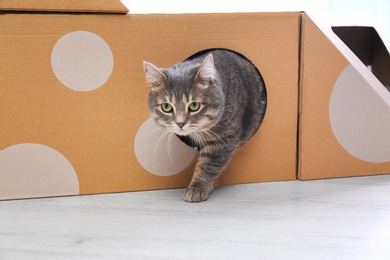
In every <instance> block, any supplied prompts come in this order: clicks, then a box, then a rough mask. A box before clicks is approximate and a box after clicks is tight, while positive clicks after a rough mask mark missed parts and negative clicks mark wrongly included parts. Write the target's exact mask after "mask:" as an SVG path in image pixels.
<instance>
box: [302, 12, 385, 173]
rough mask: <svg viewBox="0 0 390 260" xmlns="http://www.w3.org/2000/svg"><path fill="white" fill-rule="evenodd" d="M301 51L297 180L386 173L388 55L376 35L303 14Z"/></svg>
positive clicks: (373, 31) (359, 28)
mask: <svg viewBox="0 0 390 260" xmlns="http://www.w3.org/2000/svg"><path fill="white" fill-rule="evenodd" d="M332 29H333V30H332ZM337 35H339V37H338V36H337ZM344 42H345V43H344ZM301 46H302V48H301V62H300V70H301V76H300V82H301V83H300V95H301V98H300V126H299V171H298V178H299V179H302V180H307V179H318V178H331V177H347V176H360V175H370V174H383V173H390V92H389V91H387V89H386V88H385V87H384V86H386V85H387V86H389V85H390V73H389V72H390V56H389V52H388V51H387V50H386V48H385V46H384V44H383V43H382V41H381V40H380V38H379V36H378V34H377V33H376V32H375V30H374V29H373V28H372V27H365V26H360V27H359V26H353V27H351V26H342V27H337V26H336V27H333V28H332V27H331V26H330V25H329V23H326V22H324V20H323V19H321V17H319V16H311V15H308V14H303V18H302V40H301ZM370 68H371V71H372V72H371V71H370ZM378 79H379V80H378Z"/></svg>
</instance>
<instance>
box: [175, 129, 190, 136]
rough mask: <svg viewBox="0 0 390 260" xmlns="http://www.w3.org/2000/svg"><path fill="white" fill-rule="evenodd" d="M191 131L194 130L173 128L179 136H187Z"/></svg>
mask: <svg viewBox="0 0 390 260" xmlns="http://www.w3.org/2000/svg"><path fill="white" fill-rule="evenodd" d="M193 132H194V131H193V130H188V129H179V130H175V134H177V135H180V136H188V135H190V134H191V133H193Z"/></svg>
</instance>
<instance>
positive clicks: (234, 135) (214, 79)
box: [144, 49, 267, 202]
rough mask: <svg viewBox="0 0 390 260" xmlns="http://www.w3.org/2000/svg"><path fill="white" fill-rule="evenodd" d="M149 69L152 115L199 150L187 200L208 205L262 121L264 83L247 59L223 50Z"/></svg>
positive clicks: (160, 123)
mask: <svg viewBox="0 0 390 260" xmlns="http://www.w3.org/2000/svg"><path fill="white" fill-rule="evenodd" d="M144 69H145V73H146V78H147V82H148V83H149V86H150V93H149V98H148V104H149V108H150V111H151V115H152V117H153V118H154V119H155V121H156V122H157V124H158V125H160V126H162V127H165V128H166V129H167V130H168V131H171V132H173V133H175V134H176V135H177V136H178V137H179V138H180V139H181V140H182V141H183V142H185V143H187V144H188V145H190V146H192V147H194V148H195V149H198V150H199V156H198V161H197V164H196V167H195V171H194V175H193V178H192V181H191V183H190V185H189V187H188V189H187V190H186V192H185V194H184V196H183V198H184V200H185V201H189V202H200V201H204V200H206V199H207V198H208V196H209V193H210V191H211V190H212V189H213V186H214V182H215V180H216V179H217V178H218V176H219V175H220V174H221V172H222V171H223V169H224V168H225V167H226V165H227V164H228V162H229V160H230V158H231V157H232V155H233V153H234V152H235V151H236V149H237V148H238V147H239V146H241V145H242V144H244V143H245V142H246V141H248V140H249V139H250V138H251V137H252V136H253V135H254V134H255V132H256V131H257V129H258V128H259V126H260V124H261V122H262V121H263V118H264V115H265V110H266V103H267V96H266V90H265V86H264V82H263V79H262V77H261V75H260V73H259V72H258V70H257V69H256V67H255V66H254V65H253V64H252V63H251V62H250V61H248V60H247V59H246V58H245V57H243V56H241V55H240V54H238V53H235V52H233V51H229V50H222V49H218V50H211V51H209V52H203V53H201V54H200V55H196V56H193V57H192V58H189V59H187V60H186V61H184V62H181V63H178V64H175V65H174V66H172V67H170V68H168V69H161V68H157V67H156V66H154V65H152V64H151V63H148V62H144ZM198 105H199V108H198ZM194 108H197V109H194Z"/></svg>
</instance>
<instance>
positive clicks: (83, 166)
mask: <svg viewBox="0 0 390 260" xmlns="http://www.w3.org/2000/svg"><path fill="white" fill-rule="evenodd" d="M91 5H92V6H91ZM0 9H1V10H12V11H19V12H10V13H7V12H4V13H2V14H1V15H0V25H1V26H0V55H1V57H2V58H1V59H0V72H1V73H0V85H1V88H0V104H1V110H0V123H1V127H0V136H1V137H2V138H1V139H0V199H16V198H33V197H47V196H64V195H78V194H94V193H107V192H122V191H135V190H149V189H163V188H178V187H185V186H187V185H188V183H189V181H190V179H191V177H192V170H193V167H194V163H193V161H194V159H195V157H196V153H195V152H194V151H193V150H192V149H190V148H188V147H187V146H185V145H183V143H181V142H180V141H178V140H177V139H175V138H173V139H170V138H167V137H166V136H164V133H163V131H162V130H161V129H158V128H156V126H155V125H154V124H153V122H151V120H150V117H149V111H148V107H147V100H146V99H147V93H148V86H147V84H146V82H145V75H144V72H143V61H144V60H147V61H149V62H152V63H153V64H156V65H157V66H159V67H169V66H171V65H173V64H175V63H177V62H180V61H183V60H185V59H186V58H188V57H190V56H191V55H193V54H195V53H197V52H199V51H203V50H207V49H211V48H226V49H230V50H233V51H236V52H239V53H241V54H242V55H244V56H245V57H247V58H248V59H249V60H251V61H252V62H253V64H254V65H255V66H256V67H257V68H258V70H259V71H260V73H261V75H262V77H263V79H264V81H265V84H266V89H267V96H268V105H267V111H266V115H265V118H264V121H263V123H262V125H261V127H260V129H259V131H258V132H257V133H256V135H255V136H254V137H253V138H252V139H251V140H250V141H249V142H248V143H246V144H245V145H244V146H243V147H241V148H240V149H239V151H238V152H237V153H236V154H235V156H234V157H233V159H232V161H231V163H230V165H229V166H228V168H227V169H226V170H225V172H224V173H223V174H222V176H221V177H220V179H219V181H218V183H219V184H221V185H224V184H237V183H251V182H262V181H279V180H293V179H296V178H297V177H298V178H299V179H302V180H306V179H316V178H330V177H345V176H359V175H369V174H382V173H389V172H390V158H389V156H390V150H389V149H390V139H389V135H388V133H389V132H390V111H389V108H390V93H389V92H388V91H387V90H386V88H384V87H383V85H384V84H389V77H388V75H389V74H388V73H387V72H388V67H389V60H388V59H386V57H388V51H387V50H386V49H383V48H382V47H381V44H380V38H379V40H378V37H377V36H376V35H375V32H373V31H372V30H370V29H369V28H368V29H367V28H363V29H362V30H359V31H354V32H351V31H350V30H348V28H347V29H343V28H334V31H335V32H336V33H338V35H339V36H340V37H341V38H344V41H346V42H348V40H346V39H351V38H356V37H363V36H362V35H366V36H367V35H370V37H371V39H372V40H371V41H369V42H367V41H363V40H358V42H359V44H357V45H356V46H355V45H354V42H356V41H352V43H347V45H349V46H350V48H351V49H353V50H354V51H355V52H356V53H357V56H356V55H355V54H354V53H353V52H352V51H351V50H350V49H349V48H348V47H347V45H346V44H345V43H344V42H342V41H341V40H340V38H338V37H337V36H336V34H335V33H334V32H333V31H332V28H331V27H330V26H328V25H326V24H322V23H321V21H320V20H315V19H313V17H312V16H310V15H308V14H306V13H245V14H244V13H242V14H240V13H237V14H180V15H173V14H170V15H163V14H160V15H119V14H105V15H99V14H96V15H87V14H79V15H75V14H74V13H68V14H64V13H61V14H56V13H55V12H67V11H72V12H109V13H115V12H118V13H123V12H127V9H125V8H123V6H122V5H121V3H120V2H119V1H95V2H93V4H92V2H91V1H48V2H47V1H35V2H34V4H31V3H29V2H28V1H22V0H19V1H3V2H1V3H0ZM23 10H27V11H34V12H32V13H29V12H27V13H24V12H20V11H23ZM35 11H37V12H35ZM40 11H45V12H47V11H54V13H40ZM21 25H23V26H21ZM366 36H364V37H363V38H359V39H366V38H367V37H366ZM382 45H383V44H382ZM367 49H370V51H368V53H367V51H366V50H367ZM386 54H387V56H386ZM358 57H359V58H360V59H361V60H362V61H363V62H364V64H363V62H362V61H360V60H359V58H358ZM383 57H385V58H383ZM366 65H369V66H370V67H371V68H372V71H373V73H374V74H375V75H377V77H378V78H379V79H380V80H381V81H379V80H378V78H377V77H375V76H374V74H372V73H371V72H370V70H369V69H367V67H366ZM298 99H300V100H299V102H298ZM298 104H299V106H298ZM361 104H366V105H365V106H363V105H361ZM298 109H299V111H298ZM298 115H299V122H298ZM298 123H299V127H298ZM298 130H299V132H298ZM297 137H298V138H297ZM297 140H299V143H298V141H297ZM297 153H298V154H297ZM297 163H298V165H297ZM297 170H298V171H297Z"/></svg>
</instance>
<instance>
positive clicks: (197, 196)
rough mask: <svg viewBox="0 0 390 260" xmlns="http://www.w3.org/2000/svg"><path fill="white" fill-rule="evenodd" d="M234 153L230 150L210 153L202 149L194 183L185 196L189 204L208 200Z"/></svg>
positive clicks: (218, 150)
mask: <svg viewBox="0 0 390 260" xmlns="http://www.w3.org/2000/svg"><path fill="white" fill-rule="evenodd" d="M231 155H232V152H231V151H229V150H228V149H224V151H221V149H217V150H214V151H209V150H208V149H202V150H201V151H200V153H199V157H198V162H197V164H196V166H195V171H194V175H193V177H192V181H191V183H190V185H189V186H188V188H187V190H186V192H185V193H184V195H183V199H184V200H185V201H188V202H201V201H205V200H207V199H208V197H209V194H210V192H211V190H212V189H213V188H214V182H215V181H216V179H217V178H218V176H219V175H220V174H221V172H222V171H223V170H224V168H225V167H226V165H227V164H228V162H229V160H230V157H231Z"/></svg>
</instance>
